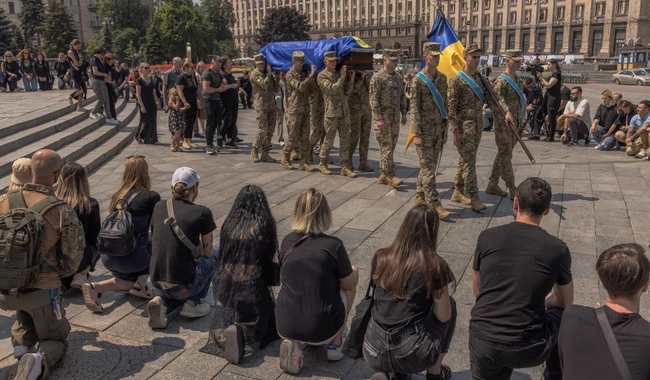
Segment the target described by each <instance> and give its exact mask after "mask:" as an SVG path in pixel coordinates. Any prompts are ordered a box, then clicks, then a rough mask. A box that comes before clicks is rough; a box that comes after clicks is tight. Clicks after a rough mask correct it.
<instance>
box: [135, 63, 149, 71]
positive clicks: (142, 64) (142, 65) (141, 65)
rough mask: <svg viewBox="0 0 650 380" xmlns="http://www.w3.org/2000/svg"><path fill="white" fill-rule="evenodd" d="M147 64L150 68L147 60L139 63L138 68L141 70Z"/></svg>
mask: <svg viewBox="0 0 650 380" xmlns="http://www.w3.org/2000/svg"><path fill="white" fill-rule="evenodd" d="M147 66H149V68H151V65H149V64H148V63H147V62H142V63H141V64H140V66H138V69H140V72H142V70H144V68H145V67H147Z"/></svg>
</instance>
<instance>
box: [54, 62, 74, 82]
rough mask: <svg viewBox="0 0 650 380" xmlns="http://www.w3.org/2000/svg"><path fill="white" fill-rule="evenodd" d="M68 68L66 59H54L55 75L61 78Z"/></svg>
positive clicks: (68, 64)
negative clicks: (61, 60)
mask: <svg viewBox="0 0 650 380" xmlns="http://www.w3.org/2000/svg"><path fill="white" fill-rule="evenodd" d="M68 70H70V63H69V62H68V61H63V62H60V61H56V62H55V63H54V71H56V76H57V77H59V78H63V77H64V76H65V75H66V74H67V73H68Z"/></svg>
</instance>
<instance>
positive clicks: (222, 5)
mask: <svg viewBox="0 0 650 380" xmlns="http://www.w3.org/2000/svg"><path fill="white" fill-rule="evenodd" d="M200 11H201V14H202V15H203V17H205V19H206V21H207V23H208V26H209V27H210V29H211V37H212V38H213V39H216V40H217V41H224V40H233V35H232V28H233V27H234V26H235V20H236V19H235V12H234V11H233V8H232V1H227V0H202V1H201V5H200Z"/></svg>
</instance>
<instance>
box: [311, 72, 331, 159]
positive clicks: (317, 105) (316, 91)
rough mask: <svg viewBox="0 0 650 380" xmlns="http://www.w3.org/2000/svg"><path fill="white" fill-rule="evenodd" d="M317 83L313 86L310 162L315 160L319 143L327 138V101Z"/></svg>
mask: <svg viewBox="0 0 650 380" xmlns="http://www.w3.org/2000/svg"><path fill="white" fill-rule="evenodd" d="M317 82H318V81H315V82H313V83H312V85H311V91H310V94H309V96H310V100H309V104H310V106H311V115H310V123H311V131H310V135H309V136H310V137H309V146H310V150H309V161H313V160H314V157H313V156H314V148H315V147H316V144H318V142H319V141H320V142H322V140H323V138H324V137H325V99H324V98H323V91H321V89H320V86H319V85H318V83H317ZM328 163H329V162H328Z"/></svg>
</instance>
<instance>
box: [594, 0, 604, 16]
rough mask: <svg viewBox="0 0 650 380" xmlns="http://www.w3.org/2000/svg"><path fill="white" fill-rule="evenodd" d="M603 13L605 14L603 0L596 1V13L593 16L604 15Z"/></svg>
mask: <svg viewBox="0 0 650 380" xmlns="http://www.w3.org/2000/svg"><path fill="white" fill-rule="evenodd" d="M604 15H605V2H604V1H600V2H598V3H596V13H595V14H594V16H596V17H600V16H604Z"/></svg>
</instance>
